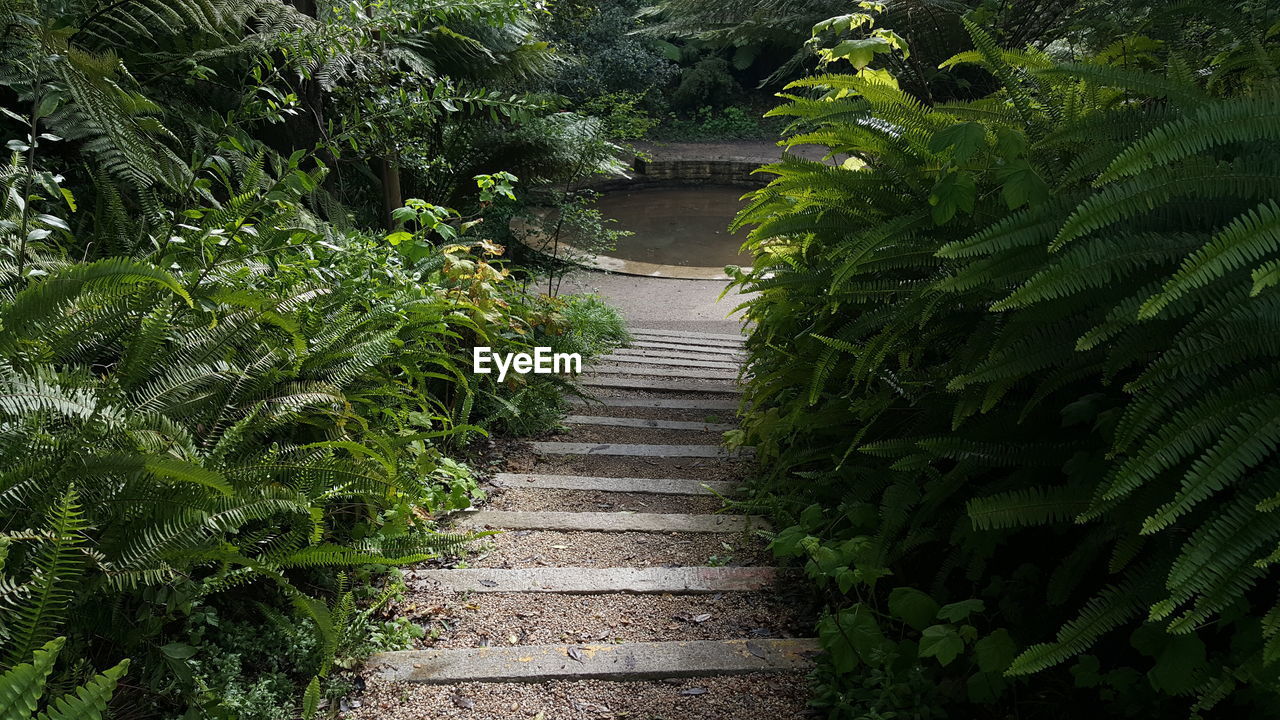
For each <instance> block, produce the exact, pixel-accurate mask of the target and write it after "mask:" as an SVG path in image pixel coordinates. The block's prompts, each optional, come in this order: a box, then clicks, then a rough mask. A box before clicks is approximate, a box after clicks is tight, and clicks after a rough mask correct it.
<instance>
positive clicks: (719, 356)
mask: <svg viewBox="0 0 1280 720" xmlns="http://www.w3.org/2000/svg"><path fill="white" fill-rule="evenodd" d="M609 354H610V355H625V356H627V357H635V358H668V359H672V360H701V361H704V362H720V363H735V364H738V363H741V362H742V361H744V360H746V359H747V356H746V355H743V354H742V353H716V354H710V355H708V354H704V353H699V352H689V351H686V350H663V349H659V348H638V347H620V348H614V350H613V352H611V353H609Z"/></svg>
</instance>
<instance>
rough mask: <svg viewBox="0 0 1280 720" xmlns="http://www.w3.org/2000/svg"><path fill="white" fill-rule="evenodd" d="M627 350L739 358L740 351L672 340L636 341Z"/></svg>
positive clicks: (735, 348) (726, 346)
mask: <svg viewBox="0 0 1280 720" xmlns="http://www.w3.org/2000/svg"><path fill="white" fill-rule="evenodd" d="M627 347H629V348H644V349H648V350H668V351H675V352H691V353H697V354H699V355H733V356H741V355H742V350H741V349H739V348H737V347H734V346H729V345H697V344H694V343H693V342H676V341H674V340H662V341H657V340H636V341H634V342H632V343H630V344H629V345H627Z"/></svg>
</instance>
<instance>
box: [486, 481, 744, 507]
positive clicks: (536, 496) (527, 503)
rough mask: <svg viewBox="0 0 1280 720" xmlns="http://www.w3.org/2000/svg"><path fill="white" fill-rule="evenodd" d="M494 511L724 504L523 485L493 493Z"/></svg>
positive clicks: (708, 499)
mask: <svg viewBox="0 0 1280 720" xmlns="http://www.w3.org/2000/svg"><path fill="white" fill-rule="evenodd" d="M485 507H486V508H487V509H490V510H524V511H534V510H553V511H556V512H614V511H623V510H630V511H634V512H645V513H693V514H698V513H714V512H717V511H719V510H720V509H721V508H722V507H724V504H723V503H722V502H721V500H720V498H718V497H716V496H714V495H705V496H704V495H650V494H648V493H630V492H605V491H603V490H533V489H527V488H520V487H519V486H514V487H510V488H507V489H499V490H497V491H495V492H494V493H493V494H492V495H490V496H489V502H488V503H486V504H485Z"/></svg>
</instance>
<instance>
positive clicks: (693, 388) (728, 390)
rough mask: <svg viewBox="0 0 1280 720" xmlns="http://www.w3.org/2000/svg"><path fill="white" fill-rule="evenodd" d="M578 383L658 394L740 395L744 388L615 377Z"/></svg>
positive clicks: (590, 377) (593, 377) (594, 377)
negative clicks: (650, 391)
mask: <svg viewBox="0 0 1280 720" xmlns="http://www.w3.org/2000/svg"><path fill="white" fill-rule="evenodd" d="M578 382H580V383H582V384H583V385H587V386H590V387H606V388H622V389H626V390H654V391H657V392H688V393H721V394H729V395H739V394H741V393H742V387H741V386H739V385H738V384H737V382H731V383H724V384H721V385H717V384H716V383H713V382H694V381H692V380H690V381H682V380H651V379H646V378H625V377H616V376H613V375H594V374H592V375H583V376H582V377H580V378H579V379H578Z"/></svg>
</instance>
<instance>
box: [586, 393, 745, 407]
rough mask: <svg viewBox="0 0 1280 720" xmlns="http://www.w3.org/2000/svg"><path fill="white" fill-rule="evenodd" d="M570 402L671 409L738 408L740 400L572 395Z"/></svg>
mask: <svg viewBox="0 0 1280 720" xmlns="http://www.w3.org/2000/svg"><path fill="white" fill-rule="evenodd" d="M568 401H569V404H570V405H573V406H575V407H588V408H590V407H610V408H668V409H671V410H737V409H738V401H737V400H733V399H729V398H623V397H609V396H604V397H592V398H581V397H578V396H577V395H571V396H569V398H568Z"/></svg>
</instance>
